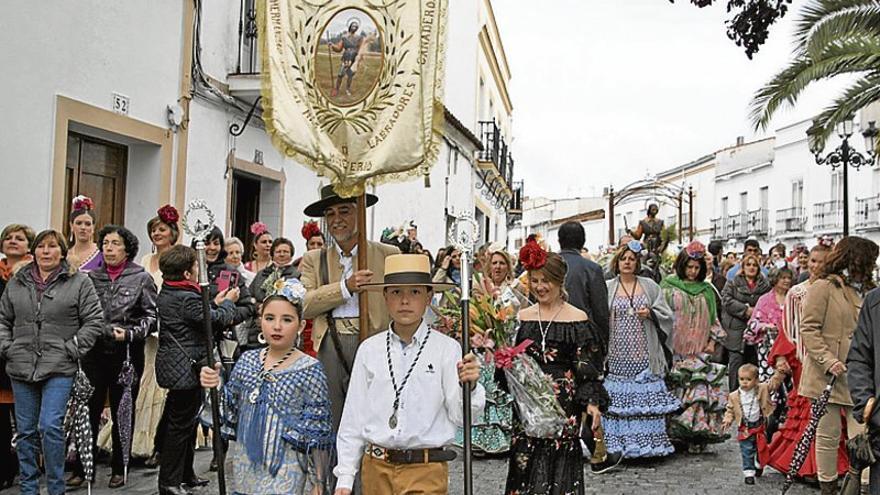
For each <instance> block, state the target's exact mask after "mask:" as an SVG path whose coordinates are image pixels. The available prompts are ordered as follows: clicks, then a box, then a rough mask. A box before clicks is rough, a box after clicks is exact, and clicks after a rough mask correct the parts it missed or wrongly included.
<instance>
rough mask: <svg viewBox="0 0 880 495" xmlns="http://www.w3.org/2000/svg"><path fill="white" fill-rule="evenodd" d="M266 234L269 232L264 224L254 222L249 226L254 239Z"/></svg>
mask: <svg viewBox="0 0 880 495" xmlns="http://www.w3.org/2000/svg"><path fill="white" fill-rule="evenodd" d="M267 232H269V227H267V226H266V224H265V223H263V222H254V223H253V224H251V234H254V236H255V237H260V236H261V235H263V234H265V233H267Z"/></svg>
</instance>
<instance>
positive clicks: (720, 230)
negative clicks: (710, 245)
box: [709, 217, 727, 239]
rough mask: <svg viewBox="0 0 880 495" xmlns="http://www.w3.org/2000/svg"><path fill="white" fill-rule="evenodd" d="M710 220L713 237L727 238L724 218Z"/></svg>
mask: <svg viewBox="0 0 880 495" xmlns="http://www.w3.org/2000/svg"><path fill="white" fill-rule="evenodd" d="M709 222H710V223H711V224H712V238H713V239H727V229H726V228H725V224H724V219H723V218H721V217H717V218H711V219H709Z"/></svg>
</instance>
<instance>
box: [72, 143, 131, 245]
mask: <svg viewBox="0 0 880 495" xmlns="http://www.w3.org/2000/svg"><path fill="white" fill-rule="evenodd" d="M127 167H128V147H126V146H123V145H120V144H116V143H111V142H108V141H103V140H100V139H96V138H92V137H88V136H83V135H81V134H76V133H72V132H71V133H69V134H68V136H67V170H66V174H65V182H66V194H65V196H66V198H65V203H64V204H65V206H64V208H65V210H64V220H65V222H64V231H65V233H67V232H68V231H69V229H70V226H69V224H68V222H67V217H68V216H69V215H70V206H71V205H70V203H71V201H72V200H73V198H74V197H76V196H78V195H80V194H83V195H86V196H88V197H90V198H92V200H93V201H94V202H95V216H96V217H97V221H96V222H95V229H96V230H99V229H100V228H101V227H103V226H104V225H107V224H110V223H114V224H117V225H123V223H124V220H125V176H126V171H127Z"/></svg>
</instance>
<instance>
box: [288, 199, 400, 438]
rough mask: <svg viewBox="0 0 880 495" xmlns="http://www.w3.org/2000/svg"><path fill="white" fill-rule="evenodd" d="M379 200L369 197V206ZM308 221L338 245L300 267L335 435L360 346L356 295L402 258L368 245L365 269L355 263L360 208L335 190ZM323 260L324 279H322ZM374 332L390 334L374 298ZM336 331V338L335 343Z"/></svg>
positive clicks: (305, 257) (371, 308) (316, 252)
mask: <svg viewBox="0 0 880 495" xmlns="http://www.w3.org/2000/svg"><path fill="white" fill-rule="evenodd" d="M377 201H378V198H376V196H373V195H372V194H368V195H367V206H368V207H369V206H372V205H374V204H376V202H377ZM305 214H306V215H307V216H310V217H323V218H324V220H325V222H326V224H327V230H328V233H329V234H330V236H331V237H332V238H333V240H334V241H335V242H333V243H331V245H329V246H325V247H324V248H322V249H316V250H312V251H309V252H307V253H306V254H305V255H303V258H302V261H301V262H300V267H299V268H300V272H301V273H302V278H301V281H302V283H303V286H305V288H306V291H307V292H306V297H305V301H304V304H303V317H304V318H307V319H312V320H314V322H313V327H312V342H313V343H314V348H315V349H316V350H317V351H318V359H319V360H320V361H321V364H323V366H324V371H325V373H326V374H327V386H328V389H329V393H330V408H331V410H332V413H333V429H334V431H338V429H339V421H340V419H341V418H342V408H343V406H344V405H345V394H346V392H347V390H348V380H349V378H350V372H351V366H352V364H353V363H354V357H355V353H356V352H357V348H358V344H359V343H360V342H359V321H358V317H359V315H360V307H359V302H358V294H359V293H360V292H361V286H363V285H364V284H369V283H370V282H371V281H373V280H375V279H379V280H381V279H382V278H383V277H384V274H385V257H386V256H389V255H392V254H398V253H399V250H398V249H397V248H396V247H394V246H388V245H385V244H380V243H378V242H372V241H368V242H367V266H366V267H359V266H358V263H357V250H358V246H357V202H356V199H355V198H341V197H339V196H338V195H337V194H336V193H335V192H334V191H333V187H332V186H325V187H323V188H322V189H321V199H320V200H319V201H316V202H315V203H312V204H311V205H309V206H308V207H306V209H305ZM322 258H323V263H325V266H326V277H323V276H322V268H321V265H322ZM368 306H369V315H370V328H369V329H368V332H367V333H368V334H369V335H373V334H375V333H378V332H380V331H382V330H385V329H387V328H388V324H389V323H390V317H389V316H388V310H387V309H386V308H385V302H384V301H383V300H382V298H381V297H376V296H375V295H374V296H373V297H371V298H370V299H369V303H368ZM334 330H335V333H336V336H337V338H334V337H333V335H332V334H333V332H334Z"/></svg>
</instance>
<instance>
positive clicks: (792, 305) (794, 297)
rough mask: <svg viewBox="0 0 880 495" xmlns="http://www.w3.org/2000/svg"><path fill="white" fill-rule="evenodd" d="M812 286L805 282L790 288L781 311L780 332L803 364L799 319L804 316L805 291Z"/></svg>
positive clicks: (804, 353) (802, 345) (803, 352)
mask: <svg viewBox="0 0 880 495" xmlns="http://www.w3.org/2000/svg"><path fill="white" fill-rule="evenodd" d="M812 284H813V283H812V282H810V281H809V280H807V281H806V282H804V283H801V284H798V285H795V286H794V287H792V288H791V290H789V291H788V294H787V295H786V296H785V303H784V305H783V309H782V313H783V316H782V331H783V332H785V336H786V337H787V338H788V340H789V341H790V342H791V343H792V344H794V346H795V349H796V355H797V358H798V360H799V361H800V362H804V356H805V355H806V350H805V349H804V344H803V342H801V318H802V316H803V314H804V302H805V301H806V299H807V289H809V287H810V286H811V285H812Z"/></svg>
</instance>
